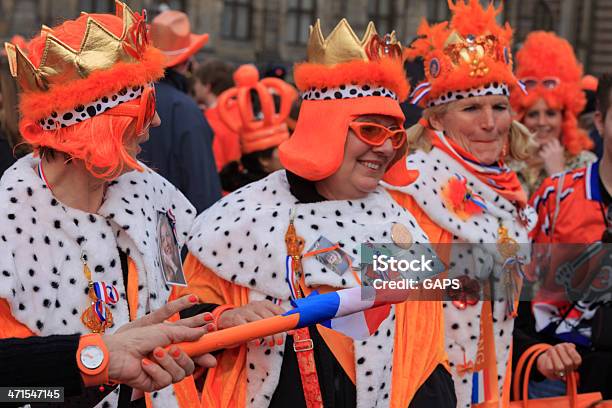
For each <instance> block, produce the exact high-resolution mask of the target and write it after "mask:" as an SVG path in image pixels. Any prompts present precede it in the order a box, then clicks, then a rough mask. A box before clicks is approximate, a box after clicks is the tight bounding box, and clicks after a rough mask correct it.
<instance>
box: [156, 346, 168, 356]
mask: <svg viewBox="0 0 612 408" xmlns="http://www.w3.org/2000/svg"><path fill="white" fill-rule="evenodd" d="M154 354H155V357H157V358H162V357H164V356H165V355H166V352H165V351H164V349H160V348H158V349H157V350H155V353H154Z"/></svg>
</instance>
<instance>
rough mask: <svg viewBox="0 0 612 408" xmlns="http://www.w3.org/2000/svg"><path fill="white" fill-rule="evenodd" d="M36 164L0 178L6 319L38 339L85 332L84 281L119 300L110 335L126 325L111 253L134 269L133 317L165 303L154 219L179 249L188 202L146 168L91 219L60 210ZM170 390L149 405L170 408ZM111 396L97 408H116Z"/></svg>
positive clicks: (23, 162)
mask: <svg viewBox="0 0 612 408" xmlns="http://www.w3.org/2000/svg"><path fill="white" fill-rule="evenodd" d="M38 162H39V160H38V159H37V158H34V157H32V155H28V156H26V157H24V158H22V159H20V160H19V161H18V162H17V163H16V164H15V165H14V166H13V167H12V168H10V169H9V170H7V171H6V172H5V173H4V175H3V177H2V179H1V180H0V219H1V220H2V222H1V224H0V225H1V226H0V240H1V241H0V298H4V299H6V300H7V301H8V303H9V305H10V307H11V311H12V314H13V316H14V317H15V318H16V319H17V320H18V321H19V322H21V323H23V324H24V325H26V326H27V327H28V328H29V329H30V330H31V331H32V332H34V333H35V334H36V335H39V336H49V335H52V334H73V333H86V332H88V329H87V328H86V327H85V326H84V325H83V323H82V322H81V313H82V312H83V311H84V310H85V309H86V308H87V307H88V306H89V304H90V299H89V297H88V295H87V292H86V290H88V281H87V279H86V278H85V275H84V273H83V263H82V261H81V254H82V253H83V254H84V255H85V256H86V257H87V263H88V265H89V267H90V269H91V273H92V279H93V280H98V281H105V282H108V283H112V284H113V285H115V287H116V288H117V290H118V292H119V296H120V300H119V302H118V303H117V304H116V305H111V311H112V314H113V319H114V323H115V324H114V326H113V327H112V328H110V329H108V332H109V333H112V332H113V331H114V330H116V329H117V328H119V327H121V326H122V325H123V324H125V323H127V322H128V321H129V314H128V313H129V312H128V304H127V301H126V287H125V285H124V282H123V275H122V271H121V261H120V259H119V251H118V248H121V250H122V251H124V252H125V253H126V254H127V255H128V256H129V257H130V258H131V259H132V260H133V261H134V262H135V264H136V267H137V269H138V285H139V286H138V289H139V290H138V316H139V317H140V316H143V315H145V314H146V313H147V312H148V311H151V310H155V309H157V308H159V307H161V306H162V305H164V304H165V302H166V300H167V299H168V296H169V294H170V288H169V287H168V286H167V285H166V284H165V282H164V278H163V276H162V271H161V267H160V263H159V261H158V259H159V243H158V242H157V240H158V238H157V232H156V231H157V217H158V214H159V212H161V213H166V212H167V211H168V210H170V211H171V212H172V213H173V215H174V216H175V218H176V225H175V226H176V231H177V238H178V240H179V244H180V245H182V244H183V243H184V241H185V239H186V237H187V231H188V230H189V228H190V227H191V224H192V222H193V220H194V218H195V210H194V208H193V206H192V205H191V204H190V203H189V202H188V201H187V199H186V198H185V197H184V196H183V195H182V194H181V193H180V192H179V191H178V190H177V189H176V188H175V187H174V186H173V185H171V184H170V183H169V182H168V181H166V180H165V179H164V178H162V177H161V176H159V175H158V174H156V173H154V172H153V171H151V170H149V169H148V168H146V166H145V171H144V172H142V173H140V172H136V171H132V172H129V173H126V174H124V175H122V176H121V177H119V178H118V179H117V180H115V181H113V182H111V183H110V185H109V187H108V189H107V191H106V195H105V199H104V202H103V204H102V206H101V207H100V209H99V211H98V214H90V213H86V212H83V211H80V210H76V209H74V208H70V207H66V206H65V205H63V204H62V203H61V202H59V201H58V200H56V199H55V198H54V197H53V195H52V193H51V191H50V190H49V188H47V186H46V185H45V183H44V182H43V181H42V180H41V178H40V177H39V175H38V173H37V166H38ZM173 392H174V391H173V390H172V389H171V387H169V388H166V389H164V390H161V391H160V392H158V393H156V398H155V399H154V401H155V405H157V406H160V407H171V406H176V400H175V398H174V397H173V396H172V394H173ZM116 399H117V395H116V394H114V393H111V394H110V395H109V396H108V397H107V398H106V399H105V401H104V402H107V403H108V404H103V403H100V404H99V405H100V406H102V405H104V406H115V405H116Z"/></svg>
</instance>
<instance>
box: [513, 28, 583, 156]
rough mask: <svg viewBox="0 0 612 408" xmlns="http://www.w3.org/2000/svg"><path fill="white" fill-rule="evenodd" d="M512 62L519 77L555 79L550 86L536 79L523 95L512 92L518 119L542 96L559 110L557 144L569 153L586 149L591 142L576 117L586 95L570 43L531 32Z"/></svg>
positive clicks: (547, 34)
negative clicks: (560, 117)
mask: <svg viewBox="0 0 612 408" xmlns="http://www.w3.org/2000/svg"><path fill="white" fill-rule="evenodd" d="M516 63H517V68H516V76H517V77H518V78H519V79H521V80H523V79H525V78H534V79H536V80H539V81H541V80H543V79H546V78H555V79H557V80H558V81H559V83H558V85H557V86H555V87H554V88H545V87H543V86H542V84H541V83H540V84H538V85H536V86H535V87H534V88H532V89H529V93H528V94H527V95H524V94H519V93H514V94H512V95H511V98H510V102H511V104H512V108H513V109H514V111H515V112H516V113H517V116H518V119H519V120H521V121H522V120H523V117H524V115H525V113H526V112H527V110H529V108H530V107H531V106H533V105H534V104H535V103H536V102H537V101H538V100H540V99H544V101H545V102H546V104H547V105H548V106H549V107H550V108H552V109H558V110H561V111H562V112H563V124H562V136H561V144H562V145H563V146H564V147H565V149H566V150H567V151H568V152H569V153H570V154H572V155H576V154H578V153H580V152H581V151H583V150H588V149H590V148H591V147H592V145H593V142H592V141H591V139H590V138H589V136H588V135H587V133H586V132H585V131H583V130H582V129H580V128H578V120H577V117H578V115H579V114H580V112H582V110H583V109H584V106H585V105H586V97H585V95H584V92H583V90H582V86H581V79H582V65H581V64H580V63H579V62H578V60H577V59H576V55H575V54H574V49H573V48H572V46H571V45H570V43H569V42H567V40H565V39H563V38H560V37H558V36H557V35H555V34H553V33H548V32H544V31H535V32H532V33H530V34H529V35H528V36H527V39H526V40H525V43H524V45H523V47H522V48H521V49H520V51H519V52H518V53H517V54H516Z"/></svg>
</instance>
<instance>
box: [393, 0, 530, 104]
mask: <svg viewBox="0 0 612 408" xmlns="http://www.w3.org/2000/svg"><path fill="white" fill-rule="evenodd" d="M448 6H449V8H450V10H451V12H452V14H453V16H452V18H451V20H450V24H449V22H446V21H445V22H442V23H439V24H435V25H429V24H428V23H427V21H425V20H423V22H422V23H421V25H420V26H419V28H418V30H417V34H418V36H419V38H418V39H417V40H415V41H414V42H413V43H412V45H411V47H410V48H408V49H406V50H405V52H404V54H405V56H406V57H407V58H409V59H414V58H417V57H422V58H423V59H424V63H425V77H426V79H425V81H424V82H422V83H421V84H419V86H417V87H416V88H415V90H414V93H413V95H412V97H413V99H412V103H414V104H418V103H420V104H422V105H423V106H434V105H440V104H443V103H448V102H452V101H454V100H457V99H461V98H466V97H470V96H482V95H490V94H498V95H508V96H509V91H510V90H511V89H512V88H514V87H515V86H516V85H519V84H518V81H517V80H516V78H515V77H514V75H513V74H512V54H511V52H510V47H511V43H512V29H511V28H510V26H509V25H508V24H507V23H506V25H505V26H503V27H502V26H500V25H499V24H497V21H496V17H497V15H498V14H499V13H500V12H501V6H500V7H499V8H498V9H495V8H494V7H493V5H492V4H489V6H488V7H486V8H483V7H482V6H481V5H480V2H479V1H478V0H468V1H467V3H466V2H465V1H464V0H459V1H458V2H457V3H454V2H453V1H452V0H448Z"/></svg>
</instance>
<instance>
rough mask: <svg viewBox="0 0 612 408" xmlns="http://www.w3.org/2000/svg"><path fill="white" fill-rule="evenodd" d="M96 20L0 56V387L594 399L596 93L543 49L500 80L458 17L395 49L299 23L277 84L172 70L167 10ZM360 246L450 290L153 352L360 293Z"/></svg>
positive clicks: (470, 13)
mask: <svg viewBox="0 0 612 408" xmlns="http://www.w3.org/2000/svg"><path fill="white" fill-rule="evenodd" d="M116 7H117V10H116V13H115V15H110V14H87V13H83V14H82V15H81V16H80V17H78V18H77V19H74V20H67V21H65V22H63V23H61V24H59V25H58V26H56V27H53V28H49V27H43V29H42V30H41V31H40V33H39V34H38V35H37V36H35V37H34V38H32V39H30V40H29V41H26V40H25V39H23V38H20V37H17V36H16V37H14V38H13V39H11V41H10V42H9V43H7V44H6V47H5V51H4V52H3V54H2V55H0V86H1V87H0V91H1V92H0V96H1V98H2V99H0V124H1V128H0V132H1V133H0V171H2V173H3V174H2V178H1V179H0V219H1V220H2V222H1V224H0V238H1V239H2V242H0V270H1V271H2V272H1V273H0V385H1V386H38V387H41V386H62V387H64V390H65V400H64V401H63V402H58V403H57V406H63V405H62V404H68V405H69V406H81V407H132V406H134V407H138V406H148V407H164V408H166V407H193V406H202V407H230V408H234V407H288V406H292V407H296V408H297V407H305V408H318V407H367V408H370V407H394V408H395V407H398V408H399V407H402V408H404V407H406V408H408V407H410V408H420V407H440V408H444V407H474V408H476V407H509V406H510V405H511V401H517V400H525V399H528V398H531V399H535V398H548V399H549V400H547V401H549V404H550V406H561V405H555V404H560V403H565V404H567V405H563V406H572V407H578V406H580V407H582V406H584V407H586V406H592V407H595V406H601V407H603V406H605V405H604V404H605V400H612V334H610V333H612V330H611V329H612V303H611V302H612V297H611V296H610V295H611V294H612V284H611V283H610V278H611V277H612V272H611V271H612V252H611V249H612V247H610V246H609V245H606V244H609V243H611V242H612V198H611V194H612V73H610V74H604V75H602V76H600V77H599V78H595V77H593V76H589V75H585V73H584V72H583V68H582V65H581V63H580V61H579V60H578V59H577V57H576V55H575V52H574V50H573V48H572V46H571V45H570V43H569V42H567V41H566V40H565V39H563V38H560V37H559V36H557V35H556V34H554V33H550V32H543V31H536V32H532V33H530V34H529V35H528V36H527V38H526V39H525V41H524V42H523V43H522V44H521V45H520V47H518V51H517V52H516V54H515V55H514V56H513V53H512V50H513V39H512V37H513V34H512V28H511V27H510V26H509V25H508V24H507V23H506V24H500V22H499V12H500V9H499V8H495V7H494V6H493V4H490V5H488V6H483V5H481V3H480V2H479V1H477V0H466V1H464V0H457V1H455V2H453V1H449V8H450V16H451V17H450V18H449V20H448V21H444V22H441V23H437V24H428V23H427V22H426V21H423V23H422V24H421V25H420V26H419V27H418V30H417V37H416V39H415V40H414V41H412V42H411V43H410V44H408V45H405V46H403V45H402V44H401V43H400V41H398V39H397V38H396V36H395V33H391V34H379V33H377V31H376V28H375V26H374V24H373V23H369V25H368V26H367V29H366V31H365V33H364V34H363V36H362V37H359V36H358V35H357V34H356V33H355V32H354V31H353V29H352V28H351V26H350V24H349V22H348V21H347V20H346V19H342V20H341V21H340V22H339V23H338V24H337V25H336V26H335V28H334V29H333V30H332V31H331V33H329V34H328V35H325V34H324V33H323V31H322V29H321V25H320V22H319V21H316V22H313V25H312V26H311V28H310V33H309V38H308V42H307V49H306V54H307V57H306V60H305V61H303V62H300V63H297V64H296V65H295V66H294V68H293V71H292V75H291V83H290V82H289V81H288V80H287V76H288V72H286V70H285V69H284V68H283V67H281V66H274V65H270V66H268V67H267V68H266V69H262V70H258V69H257V68H256V67H255V66H254V65H243V66H240V67H236V66H234V65H233V64H230V63H228V62H225V61H220V60H214V59H206V60H204V61H203V62H201V63H200V62H198V61H197V60H196V56H197V55H198V52H199V51H200V50H201V49H202V47H204V46H205V45H206V44H207V42H208V40H209V38H208V35H207V34H196V33H192V32H191V27H190V24H189V18H188V16H187V15H186V14H184V13H182V12H179V11H174V10H166V11H163V12H162V13H160V14H159V15H157V16H156V17H155V18H154V19H153V20H152V21H150V22H147V21H146V13H145V12H143V13H139V12H135V11H132V10H131V9H130V8H129V7H128V6H127V5H125V4H124V3H121V2H119V1H117V2H116ZM415 72H417V73H418V74H417V73H415ZM408 73H410V74H408ZM417 76H418V77H419V80H418V81H417V80H416V79H415V77H417ZM380 243H389V245H395V247H397V248H400V249H403V250H406V251H409V253H411V254H412V256H414V257H418V256H420V255H416V254H417V252H415V251H421V250H422V251H423V253H435V257H436V259H437V260H438V261H439V262H440V264H441V265H443V267H442V268H441V270H440V271H438V272H439V274H438V275H437V276H436V279H441V280H442V278H446V277H454V278H456V280H458V281H459V282H460V283H461V284H460V287H459V288H458V289H456V288H455V290H454V291H452V292H451V291H446V292H445V294H444V297H443V298H437V297H435V298H434V297H428V296H427V295H425V296H424V297H421V298H416V299H415V298H410V299H409V300H404V301H398V300H395V301H393V302H392V304H391V303H389V304H384V305H380V304H377V306H376V307H371V308H370V309H368V312H369V313H370V315H369V316H373V315H375V316H376V318H375V319H370V318H368V319H366V321H362V320H360V319H362V317H358V316H357V313H355V314H351V315H350V316H349V318H348V320H345V321H344V324H345V325H348V326H349V327H350V328H351V329H349V330H347V331H343V330H340V329H338V330H336V329H335V328H336V327H340V325H337V326H334V325H331V328H330V325H329V324H327V323H326V322H324V321H323V320H317V319H316V316H317V313H314V312H313V313H312V314H313V316H310V315H309V319H310V320H309V321H308V323H307V324H305V325H303V327H300V328H296V329H294V330H291V331H288V332H286V331H278V330H277V331H273V330H272V331H270V332H269V333H268V336H267V337H264V338H262V339H256V340H253V341H249V342H247V341H246V340H245V341H244V342H239V343H238V344H233V345H232V346H231V347H225V348H222V349H220V350H217V351H215V352H214V353H212V354H209V353H205V352H202V353H195V354H199V355H194V353H193V352H192V353H189V354H188V353H186V352H185V351H184V350H183V349H181V347H180V346H179V345H177V344H178V343H182V342H187V341H195V340H197V339H200V338H201V337H202V336H204V337H206V336H207V335H210V333H212V332H222V331H223V330H225V329H229V328H234V327H241V326H243V325H245V324H248V323H252V322H257V321H260V320H262V319H268V318H272V317H274V316H277V315H283V314H285V313H287V312H289V311H291V310H292V309H293V308H294V307H296V305H299V304H300V301H301V300H304V298H308V299H311V298H313V297H315V298H316V296H318V294H326V293H331V292H334V291H338V290H340V289H347V288H355V287H360V286H363V285H368V282H367V281H366V280H365V278H366V275H365V268H366V266H367V265H366V264H365V263H364V261H363V259H364V251H366V250H367V248H373V247H374V246H375V245H376V244H380ZM406 253H408V252H406ZM419 253H420V252H419ZM370 272H371V270H370ZM444 280H446V279H444ZM553 288H554V289H556V290H557V291H554V290H553ZM559 288H560V289H561V290H560V292H561V293H563V295H562V296H559V293H560V292H559ZM422 294H423V293H421V295H422ZM347 322H348V323H347ZM362 323H363V324H364V325H366V326H367V330H365V331H366V333H365V334H364V333H363V330H362V331H361V332H360V333H359V335H357V334H354V333H355V332H358V331H359V330H357V326H358V325H359V324H362ZM366 323H367V324H366ZM347 333H351V335H348V334H347ZM246 334H247V336H245V338H248V333H246ZM525 366H526V369H525V370H523V368H525ZM523 371H524V372H523ZM576 393H578V394H581V395H580V397H581V398H580V399H579V401H580V404H583V405H580V404H578V402H577V401H578V399H577V398H575V397H574V394H576ZM566 394H567V397H564V396H565V395H566ZM564 398H567V399H568V400H567V401H564V402H559V401H562V400H563V399H564ZM572 404H573V405H572ZM16 405H21V404H16ZM49 406H55V405H49Z"/></svg>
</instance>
